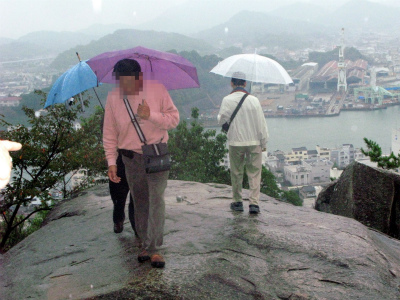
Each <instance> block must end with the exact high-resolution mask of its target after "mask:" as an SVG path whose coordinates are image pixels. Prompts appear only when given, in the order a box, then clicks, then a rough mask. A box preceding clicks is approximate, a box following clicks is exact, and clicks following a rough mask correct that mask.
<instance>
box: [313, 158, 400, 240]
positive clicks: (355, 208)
mask: <svg viewBox="0 0 400 300" xmlns="http://www.w3.org/2000/svg"><path fill="white" fill-rule="evenodd" d="M315 209H317V210H319V211H323V212H328V213H332V214H335V215H341V216H345V217H349V218H353V219H355V220H357V221H359V222H361V223H363V224H364V225H366V226H369V227H372V228H374V229H376V230H379V231H380V232H383V233H385V234H387V235H390V236H392V237H395V238H400V175H399V174H398V173H395V172H393V171H389V170H383V169H382V168H377V167H371V166H368V165H365V164H362V163H359V162H354V163H352V164H351V165H349V166H348V167H347V168H346V169H345V170H344V171H343V173H342V175H341V176H340V177H339V179H338V180H337V181H335V182H334V183H332V184H331V185H329V186H328V187H326V188H325V189H324V190H323V191H322V192H321V193H320V194H319V195H318V198H317V200H316V203H315Z"/></svg>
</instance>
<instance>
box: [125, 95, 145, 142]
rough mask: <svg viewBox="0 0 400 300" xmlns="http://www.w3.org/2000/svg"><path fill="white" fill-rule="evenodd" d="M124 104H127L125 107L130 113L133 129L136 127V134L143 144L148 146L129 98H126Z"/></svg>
mask: <svg viewBox="0 0 400 300" xmlns="http://www.w3.org/2000/svg"><path fill="white" fill-rule="evenodd" d="M124 103H125V106H126V110H127V111H128V114H129V116H130V117H131V121H132V124H133V127H135V129H136V132H137V134H138V136H139V139H140V141H141V142H142V143H143V144H145V145H146V144H147V141H146V137H145V136H144V134H143V131H142V128H140V125H139V122H138V121H137V119H136V117H135V114H134V113H133V111H132V107H131V105H130V104H129V101H128V99H127V98H124Z"/></svg>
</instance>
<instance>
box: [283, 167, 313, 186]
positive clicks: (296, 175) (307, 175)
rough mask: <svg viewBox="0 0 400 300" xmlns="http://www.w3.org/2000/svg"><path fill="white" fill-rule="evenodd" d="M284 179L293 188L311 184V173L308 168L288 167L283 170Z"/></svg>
mask: <svg viewBox="0 0 400 300" xmlns="http://www.w3.org/2000/svg"><path fill="white" fill-rule="evenodd" d="M283 170H284V174H285V179H286V181H289V182H290V184H291V185H293V186H299V185H309V184H311V178H312V171H311V168H310V167H309V166H304V165H288V166H285V167H284V168H283Z"/></svg>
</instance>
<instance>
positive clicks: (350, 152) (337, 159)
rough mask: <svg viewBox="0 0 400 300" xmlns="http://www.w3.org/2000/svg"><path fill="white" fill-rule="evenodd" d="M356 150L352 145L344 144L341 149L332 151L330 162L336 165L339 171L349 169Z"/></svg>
mask: <svg viewBox="0 0 400 300" xmlns="http://www.w3.org/2000/svg"><path fill="white" fill-rule="evenodd" d="M354 153H355V149H354V146H353V145H352V144H343V145H342V146H340V147H339V148H336V149H331V151H330V159H329V160H330V161H331V162H333V163H335V164H336V166H337V167H338V168H339V169H343V168H345V167H347V166H348V165H349V164H350V163H352V162H353V161H354Z"/></svg>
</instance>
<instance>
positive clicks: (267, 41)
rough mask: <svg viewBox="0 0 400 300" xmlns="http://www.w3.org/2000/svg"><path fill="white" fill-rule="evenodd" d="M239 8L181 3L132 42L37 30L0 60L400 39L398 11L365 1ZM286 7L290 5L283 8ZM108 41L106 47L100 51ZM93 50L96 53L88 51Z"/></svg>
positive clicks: (1, 49) (9, 44) (11, 43)
mask: <svg viewBox="0 0 400 300" xmlns="http://www.w3.org/2000/svg"><path fill="white" fill-rule="evenodd" d="M331 2H332V1H331ZM331 2H329V3H331ZM340 2H342V3H343V2H344V1H339V2H338V3H340ZM238 3H239V1H238V0H232V1H227V0H221V1H213V2H211V1H197V2H186V3H183V4H182V5H180V6H177V7H175V8H174V9H170V10H168V11H166V12H165V13H164V14H162V15H161V16H158V17H157V18H155V19H154V20H153V21H151V22H147V23H143V24H142V25H140V26H137V27H136V29H130V30H132V39H129V38H128V39H127V38H126V37H122V36H123V31H120V30H121V28H128V27H129V26H128V25H124V24H112V25H99V24H98V25H93V26H90V27H89V28H86V29H84V30H80V31H78V32H66V31H64V32H54V31H39V32H33V33H30V34H27V35H25V36H23V37H21V38H19V39H17V40H10V39H4V38H3V39H2V38H0V61H12V60H17V59H21V58H25V59H29V58H35V57H38V56H43V55H54V56H55V55H57V54H59V53H62V52H64V51H66V50H68V49H70V50H69V51H70V52H71V53H75V50H72V49H77V48H79V52H82V53H84V54H85V55H82V57H83V58H90V57H91V56H92V55H96V54H98V53H100V52H102V51H110V50H113V49H117V47H121V48H129V47H134V46H136V45H143V46H145V47H150V48H156V49H159V50H170V49H177V50H178V51H180V50H197V51H199V52H205V53H207V52H208V51H215V49H220V50H223V49H224V48H229V47H231V46H234V45H235V46H237V45H240V44H242V45H243V46H248V45H249V46H252V47H258V46H260V45H263V44H264V45H270V46H271V47H274V46H282V47H286V48H288V49H296V48H297V49H298V48H301V47H309V46H311V45H312V43H313V42H316V43H318V39H319V38H325V39H334V40H337V39H338V37H339V34H340V28H342V27H345V28H346V35H347V36H348V37H349V38H350V37H351V38H353V37H354V35H359V34H360V33H362V32H370V31H371V32H383V33H387V34H390V35H393V36H394V37H396V36H399V35H400V34H399V33H397V31H395V30H393V28H397V26H398V25H400V18H399V17H398V16H399V15H400V8H399V7H392V6H386V5H383V4H378V3H373V2H369V1H367V0H351V1H348V2H347V3H345V4H343V5H341V6H340V7H338V8H337V9H335V10H333V9H332V8H331V9H327V8H323V7H322V5H323V4H324V5H325V2H324V3H323V4H320V5H319V4H316V3H320V2H315V1H310V3H293V1H290V0H281V1H277V0H273V1H268V5H267V4H266V3H264V2H263V3H262V4H261V5H256V4H257V3H260V1H255V0H250V1H248V2H246V3H247V6H248V10H246V11H243V10H241V9H240V7H241V6H239V5H238ZM284 3H288V5H286V6H284V7H283V6H282V5H283V4H284ZM278 4H280V5H278ZM268 9H269V11H268V12H267V10H268ZM145 28H147V30H144V29H145ZM149 29H151V30H149ZM126 30H127V29H126ZM226 30H227V31H226ZM103 38H104V40H103ZM119 38H121V41H119V40H118V39H119ZM107 39H108V43H109V45H107V47H103V46H104V45H103V46H101V44H105V43H106V40H107ZM134 39H135V40H134ZM200 40H202V41H200ZM77 45H79V47H77ZM91 47H93V48H96V49H97V50H89V49H90V48H91ZM112 47H113V49H111V48H112ZM190 47H192V48H190ZM214 48H215V49H214ZM86 54H87V55H86ZM74 59H75V57H74ZM71 62H72V60H71ZM74 62H75V61H74ZM55 65H57V63H55Z"/></svg>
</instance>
